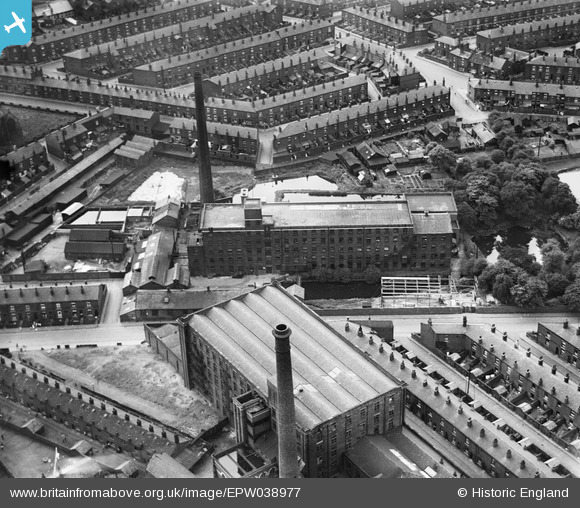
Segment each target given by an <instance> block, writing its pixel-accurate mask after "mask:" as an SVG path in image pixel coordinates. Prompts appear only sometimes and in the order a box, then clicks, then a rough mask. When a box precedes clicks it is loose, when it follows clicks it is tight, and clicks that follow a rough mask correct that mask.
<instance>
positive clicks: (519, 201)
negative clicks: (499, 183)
mask: <svg viewBox="0 0 580 508" xmlns="http://www.w3.org/2000/svg"><path fill="white" fill-rule="evenodd" d="M499 195H500V200H501V204H502V207H503V211H504V213H505V215H506V216H507V217H509V218H511V219H518V220H522V219H523V220H525V221H527V220H529V219H532V218H533V217H534V215H535V214H534V209H533V208H532V207H533V204H534V203H533V197H534V195H535V191H534V189H533V188H532V187H530V186H529V185H526V184H525V183H523V182H518V181H511V182H508V183H506V184H505V185H504V186H503V187H502V189H501V191H500V193H499ZM530 198H532V199H530Z"/></svg>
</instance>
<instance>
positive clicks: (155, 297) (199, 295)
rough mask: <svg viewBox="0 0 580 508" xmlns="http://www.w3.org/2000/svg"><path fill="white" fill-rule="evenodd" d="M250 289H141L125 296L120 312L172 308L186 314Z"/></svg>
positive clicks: (127, 312) (125, 313) (122, 313)
mask: <svg viewBox="0 0 580 508" xmlns="http://www.w3.org/2000/svg"><path fill="white" fill-rule="evenodd" d="M249 290H250V289H249V288H241V289H229V290H212V291H191V290H185V289H183V290H175V289H172V290H171V292H169V293H168V292H166V291H159V290H155V289H140V290H139V291H137V292H136V293H135V294H133V295H131V296H126V297H124V298H123V302H122V304H121V311H120V314H121V315H122V316H124V315H127V314H130V313H131V312H135V311H141V310H152V309H160V310H165V309H170V310H172V311H180V312H182V313H183V314H184V315H185V314H190V313H191V312H195V311H198V310H201V309H205V308H207V307H210V306H212V305H216V304H218V303H221V302H224V301H226V300H229V299H231V298H235V297H237V296H240V295H241V294H244V293H247V292H248V291H249Z"/></svg>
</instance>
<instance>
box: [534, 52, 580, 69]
mask: <svg viewBox="0 0 580 508" xmlns="http://www.w3.org/2000/svg"><path fill="white" fill-rule="evenodd" d="M528 65H548V66H556V67H580V58H576V57H571V56H570V57H569V56H556V55H553V56H552V55H549V56H537V57H536V58H532V59H531V60H530V61H529V63H528Z"/></svg>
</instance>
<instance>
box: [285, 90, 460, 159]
mask: <svg viewBox="0 0 580 508" xmlns="http://www.w3.org/2000/svg"><path fill="white" fill-rule="evenodd" d="M449 100H450V92H449V89H447V88H445V87H443V86H441V85H433V86H428V87H425V88H420V89H418V90H413V91H408V92H401V93H399V94H396V95H392V96H390V97H387V98H384V99H380V100H378V101H375V102H372V103H367V104H360V105H356V106H353V107H351V108H348V109H343V110H340V111H332V112H330V113H325V114H322V115H320V116H318V117H315V118H310V119H308V120H305V121H303V122H294V123H291V124H289V125H286V126H285V127H284V128H283V130H282V132H281V133H280V134H278V135H277V136H275V139H274V149H275V150H277V151H282V150H286V149H291V151H302V150H307V149H308V148H309V147H311V146H313V145H317V144H318V145H327V144H329V145H330V144H332V143H334V142H336V141H340V140H341V139H344V138H356V137H357V136H367V135H369V134H371V133H373V132H375V131H385V132H389V131H396V130H397V129H400V128H409V127H414V126H415V124H416V123H418V122H420V123H425V122H427V121H429V120H430V119H431V118H433V119H434V118H440V117H441V116H445V115H451V114H453V109H452V108H451V105H450V102H449Z"/></svg>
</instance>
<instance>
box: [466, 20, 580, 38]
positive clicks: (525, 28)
mask: <svg viewBox="0 0 580 508" xmlns="http://www.w3.org/2000/svg"><path fill="white" fill-rule="evenodd" d="M579 22H580V14H572V15H568V16H564V17H561V18H549V19H542V20H539V21H530V22H529V23H517V24H514V25H507V26H505V27H504V26H500V27H498V28H491V29H490V30H482V31H481V32H477V37H485V38H486V39H496V38H501V37H511V36H512V35H516V34H519V33H524V32H536V31H538V30H545V29H547V28H552V27H557V26H565V25H576V24H578V23H579Z"/></svg>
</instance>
